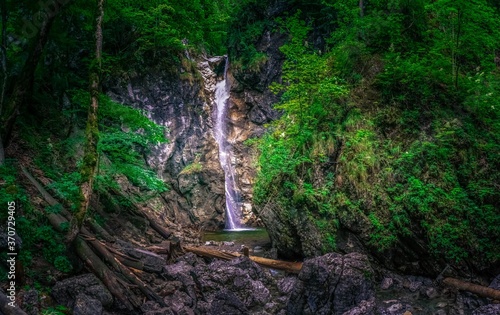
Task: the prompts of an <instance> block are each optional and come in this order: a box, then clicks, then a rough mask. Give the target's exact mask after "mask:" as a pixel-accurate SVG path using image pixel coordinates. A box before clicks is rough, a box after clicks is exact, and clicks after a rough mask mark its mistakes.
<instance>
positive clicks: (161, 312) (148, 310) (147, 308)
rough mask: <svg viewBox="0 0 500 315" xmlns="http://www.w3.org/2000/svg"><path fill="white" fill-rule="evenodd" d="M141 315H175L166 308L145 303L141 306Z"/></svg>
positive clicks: (153, 303)
mask: <svg viewBox="0 0 500 315" xmlns="http://www.w3.org/2000/svg"><path fill="white" fill-rule="evenodd" d="M141 311H142V312H143V315H175V314H174V312H173V311H172V310H171V309H170V308H168V307H163V308H162V307H160V305H159V304H158V303H155V302H151V301H147V302H146V303H144V304H142V305H141Z"/></svg>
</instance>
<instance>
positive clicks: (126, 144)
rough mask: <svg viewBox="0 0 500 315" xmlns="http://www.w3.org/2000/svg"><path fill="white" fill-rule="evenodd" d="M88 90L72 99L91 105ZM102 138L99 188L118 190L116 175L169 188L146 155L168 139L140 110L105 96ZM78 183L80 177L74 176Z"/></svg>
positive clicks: (157, 188) (157, 189)
mask: <svg viewBox="0 0 500 315" xmlns="http://www.w3.org/2000/svg"><path fill="white" fill-rule="evenodd" d="M88 99H89V96H88V93H87V92H85V91H74V93H73V102H74V103H75V104H77V105H78V106H80V107H86V106H88V104H87V103H88ZM99 130H100V137H99V143H98V152H99V155H100V160H101V163H100V165H99V172H98V175H97V177H96V187H97V188H98V189H104V190H106V189H108V188H114V189H116V188H117V187H118V186H117V184H116V182H115V178H114V176H115V175H116V174H122V175H125V176H126V177H127V178H128V179H129V180H130V181H131V182H132V183H133V184H134V185H136V186H138V187H141V188H144V189H147V190H150V191H154V192H157V193H158V192H163V191H165V190H166V186H165V184H164V182H163V181H162V180H161V179H159V178H158V177H157V175H156V174H155V173H154V172H153V171H152V170H150V169H148V167H147V166H146V163H145V160H144V156H145V155H146V154H147V153H148V152H149V150H150V149H151V148H152V147H153V146H155V145H157V144H159V143H163V142H165V141H167V140H166V139H165V135H164V134H165V130H164V128H163V127H162V126H159V125H156V124H155V123H154V122H152V121H151V120H149V119H148V118H147V117H145V116H144V115H143V114H142V113H141V112H140V111H138V110H136V109H133V108H130V107H127V106H124V105H121V104H118V103H116V102H113V101H111V100H110V99H109V98H108V97H105V96H102V97H101V99H100V106H99ZM74 179H75V181H74V182H77V180H78V179H77V178H74Z"/></svg>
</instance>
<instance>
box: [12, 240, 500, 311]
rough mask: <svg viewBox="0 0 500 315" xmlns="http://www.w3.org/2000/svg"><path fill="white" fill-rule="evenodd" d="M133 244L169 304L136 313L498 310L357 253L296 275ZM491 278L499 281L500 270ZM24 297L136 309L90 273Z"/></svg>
mask: <svg viewBox="0 0 500 315" xmlns="http://www.w3.org/2000/svg"><path fill="white" fill-rule="evenodd" d="M129 245H130V244H127V243H125V242H123V243H122V244H121V247H122V248H123V250H125V251H126V252H127V254H128V255H131V256H133V257H136V258H137V259H139V260H141V261H143V262H144V265H145V267H146V266H147V268H145V269H146V270H147V272H146V271H144V272H138V274H140V277H141V279H142V281H144V282H145V283H147V284H149V285H150V286H151V287H152V288H154V290H155V292H156V293H157V294H158V295H159V296H161V297H162V299H163V301H164V304H165V305H166V306H160V304H159V303H157V302H153V301H148V300H145V301H144V303H143V304H142V306H141V308H140V310H137V311H136V312H135V313H134V314H145V315H163V314H167V315H170V314H171V315H180V314H185V315H189V314H213V315H221V314H228V315H229V314H235V315H236V314H262V315H265V314H269V315H271V314H281V315H285V314H290V315H294V314H297V315H299V314H311V315H312V314H314V315H316V314H339V315H362V314H367V315H368V314H380V315H386V314H387V315H394V314H398V315H399V314H403V315H411V314H435V315H446V314H449V315H462V314H464V315H465V314H473V315H494V314H500V304H493V303H492V301H490V300H488V299H484V298H479V297H477V296H475V295H473V294H469V293H464V292H458V291H456V290H454V289H450V288H448V287H443V286H440V285H439V283H438V281H435V280H434V279H429V278H424V277H418V276H403V275H398V274H395V273H392V272H390V271H388V270H385V269H383V268H381V267H380V266H375V265H373V264H372V263H370V261H369V259H368V257H367V256H365V255H362V254H359V253H350V254H346V255H342V254H337V253H329V254H326V255H324V256H319V257H316V258H313V259H309V260H306V261H304V265H303V268H302V271H301V272H300V274H298V275H293V274H285V273H282V272H277V271H275V270H272V269H266V268H263V267H261V266H259V265H257V264H256V263H254V262H253V261H251V260H250V259H249V258H247V257H240V258H237V259H234V260H232V261H222V260H217V259H207V258H200V257H198V256H196V255H194V254H193V253H188V254H185V255H182V256H180V257H178V258H177V259H175V260H174V261H172V262H171V263H167V259H166V257H162V255H157V254H154V253H150V252H148V251H146V250H144V249H140V248H134V247H132V246H129ZM490 286H491V287H494V288H496V289H500V276H499V277H497V278H496V279H494V280H493V282H492V283H491V284H490ZM130 289H131V290H136V289H135V288H130ZM20 297H21V300H22V301H21V305H22V307H23V309H24V310H26V312H27V313H28V314H33V315H35V314H39V313H38V312H39V310H40V309H41V307H42V306H43V305H46V304H47V303H48V301H51V302H50V303H53V304H59V305H64V306H65V307H66V308H67V309H68V310H71V312H68V313H70V314H73V315H101V314H102V315H118V314H131V313H129V312H126V311H125V310H124V309H123V308H122V306H121V305H119V304H118V303H117V302H116V301H115V300H114V299H113V297H112V295H111V294H110V292H109V291H108V290H107V289H106V288H105V286H104V285H103V284H102V283H101V282H100V280H99V279H97V277H96V276H94V275H93V274H88V273H87V274H85V273H84V274H81V275H79V276H76V277H71V278H67V279H64V280H61V281H58V282H57V283H56V284H55V285H54V286H53V287H52V291H51V292H50V293H48V294H47V293H46V292H45V293H44V292H38V291H36V290H35V289H31V290H28V291H23V292H21V294H20Z"/></svg>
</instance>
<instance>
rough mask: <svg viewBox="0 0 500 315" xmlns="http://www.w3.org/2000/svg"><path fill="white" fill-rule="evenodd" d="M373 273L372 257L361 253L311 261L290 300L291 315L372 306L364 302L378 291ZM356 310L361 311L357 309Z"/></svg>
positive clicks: (304, 267)
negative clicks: (369, 257)
mask: <svg viewBox="0 0 500 315" xmlns="http://www.w3.org/2000/svg"><path fill="white" fill-rule="evenodd" d="M372 274H373V270H372V268H371V266H370V264H369V262H368V258H367V257H366V256H364V255H361V254H358V253H351V254H347V255H344V256H343V255H340V254H335V253H332V254H327V255H324V256H321V257H317V258H313V259H310V260H307V261H305V262H304V265H303V267H302V271H301V272H300V274H299V280H300V281H299V282H298V283H297V284H296V285H295V288H294V290H293V292H292V295H291V296H290V300H289V301H288V304H287V314H289V315H294V314H297V315H298V314H344V313H347V314H349V311H351V310H352V309H354V308H356V307H357V308H358V309H361V308H366V309H370V307H368V306H362V304H361V303H362V302H363V301H369V300H370V299H372V298H373V296H374V294H375V291H374V283H373V280H372ZM365 304H366V303H365ZM356 312H360V311H354V310H353V314H356Z"/></svg>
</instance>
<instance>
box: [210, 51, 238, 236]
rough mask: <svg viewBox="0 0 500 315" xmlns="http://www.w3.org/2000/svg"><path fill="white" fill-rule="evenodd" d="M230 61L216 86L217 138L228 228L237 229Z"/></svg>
mask: <svg viewBox="0 0 500 315" xmlns="http://www.w3.org/2000/svg"><path fill="white" fill-rule="evenodd" d="M228 65H229V62H228V60H227V57H226V60H225V67H224V78H223V79H222V81H219V82H218V83H217V85H216V86H215V104H216V105H217V109H216V119H215V140H216V141H217V143H218V144H219V160H220V165H221V167H222V169H223V170H224V177H225V181H224V182H225V184H224V186H225V192H226V229H227V230H235V229H239V228H241V223H240V212H241V211H240V207H239V202H238V201H239V196H238V191H237V188H236V180H235V179H236V178H235V177H236V175H235V172H234V168H233V166H232V164H231V150H230V149H231V147H230V145H229V143H228V141H227V123H226V121H227V120H226V116H227V111H228V103H229V102H228V99H229V88H228V82H227V68H228Z"/></svg>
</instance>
